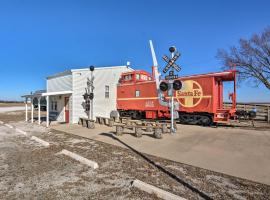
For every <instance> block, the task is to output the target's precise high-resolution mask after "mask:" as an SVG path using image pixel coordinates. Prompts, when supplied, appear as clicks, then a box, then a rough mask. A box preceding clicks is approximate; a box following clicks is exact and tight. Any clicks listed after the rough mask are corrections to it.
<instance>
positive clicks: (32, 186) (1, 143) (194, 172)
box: [0, 118, 270, 200]
mask: <svg viewBox="0 0 270 200" xmlns="http://www.w3.org/2000/svg"><path fill="white" fill-rule="evenodd" d="M0 120H1V118H0ZM9 124H11V125H12V126H14V127H17V128H19V129H21V130H24V131H26V132H27V133H28V136H24V135H22V134H20V133H16V132H15V130H14V129H11V128H8V127H6V126H4V125H0V177H1V179H0V199H157V197H156V196H154V195H150V194H147V193H145V192H142V191H140V190H138V189H136V188H133V187H131V182H132V180H134V179H139V180H142V181H144V182H146V183H149V184H152V185H154V186H156V187H159V188H161V189H164V190H166V191H169V192H171V193H174V194H176V195H179V196H181V197H184V198H187V199H241V200H242V199H269V194H270V186H268V185H263V184H259V183H255V182H251V181H248V180H244V179H239V178H236V177H232V176H228V175H224V174H220V173H216V172H212V171H209V170H204V169H201V168H197V167H193V166H189V165H185V164H182V163H177V162H173V161H170V160H166V159H161V158H158V157H154V156H150V155H146V154H141V153H140V152H137V151H136V150H134V149H124V148H121V147H116V146H113V145H109V144H106V143H102V142H98V141H94V140H90V139H84V138H81V137H78V136H74V135H69V134H66V133H64V132H60V131H53V130H50V129H47V128H44V127H41V126H38V125H32V124H30V123H25V122H13V123H12V122H9ZM32 135H35V136H37V137H39V138H42V139H44V140H45V141H47V142H49V143H50V147H47V148H45V147H43V146H41V145H40V144H39V143H37V142H35V141H32V140H30V136H32ZM108 137H113V138H114V139H116V140H118V138H117V137H115V136H114V135H111V134H108ZM119 142H121V141H119ZM62 149H67V150H69V151H72V152H74V153H77V154H79V155H81V156H83V157H85V158H88V159H90V160H94V161H96V162H97V163H98V164H99V168H98V169H96V170H93V169H91V168H89V167H88V166H85V165H82V164H80V163H79V162H77V161H74V160H72V159H71V158H69V157H66V156H64V155H56V154H57V153H58V152H60V151H61V150H62Z"/></svg>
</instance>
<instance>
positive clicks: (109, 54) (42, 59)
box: [0, 0, 270, 102]
mask: <svg viewBox="0 0 270 200" xmlns="http://www.w3.org/2000/svg"><path fill="white" fill-rule="evenodd" d="M115 2H117V3H115ZM166 3H167V2H165V1H146V2H144V1H129V2H126V1H122V0H119V1H110V0H108V1H105V3H103V4H100V3H99V2H98V1H91V2H89V1H76V2H72V1H57V2H54V1H46V3H44V2H36V1H30V0H29V1H24V2H22V1H14V2H12V3H11V2H10V1H1V2H0V11H1V12H0V17H1V18H2V19H3V20H1V22H0V25H1V32H0V42H1V47H2V48H1V53H0V69H1V74H0V78H1V84H0V99H1V100H13V101H16V100H17V101H18V100H22V98H21V95H23V94H27V93H30V92H31V91H36V90H40V89H45V86H46V80H45V78H46V77H47V76H50V75H53V74H55V73H60V72H63V71H65V70H69V69H74V68H75V69H76V68H83V67H84V68H85V67H87V66H90V65H94V66H118V65H126V63H127V61H130V62H131V67H132V68H134V69H143V70H146V71H151V66H152V57H151V52H150V48H149V43H148V40H150V39H152V40H153V43H154V48H155V51H156V55H157V59H158V64H159V67H162V68H163V67H164V66H165V62H164V61H162V56H163V55H164V54H166V55H169V51H168V48H169V47H170V46H172V45H175V46H176V47H177V49H178V50H179V51H180V53H181V57H180V58H179V59H178V61H177V63H178V64H179V65H180V66H181V67H182V70H181V71H180V73H179V76H184V75H196V74H202V73H211V72H217V71H222V66H221V64H220V61H219V60H217V59H216V58H215V56H216V53H217V50H218V49H219V48H224V49H228V48H229V47H230V46H232V45H237V44H238V40H239V39H240V38H246V39H248V38H250V37H251V36H252V34H254V33H260V32H262V31H263V30H264V29H265V28H266V27H268V26H269V25H270V23H269V19H270V12H269V11H268V7H269V6H270V2H268V1H265V0H261V1H259V2H258V1H249V2H246V1H237V2H234V1H226V2H217V1H205V2H196V1H189V2H184V1H178V2H175V3H174V4H173V6H171V5H170V4H168V6H169V7H170V13H168V11H167V10H166V9H164V4H166ZM151 11H153V12H151ZM251 13H252V14H251ZM199 66H200V67H199ZM229 91H232V90H231V84H226V85H225V91H224V101H227V100H228V98H227V96H228V95H227V94H228V92H229ZM237 93H238V94H237V95H238V96H237V100H238V101H239V102H258V101H261V102H269V101H270V91H269V90H267V89H266V88H265V87H264V86H262V85H260V86H259V87H252V86H251V83H250V82H249V81H246V82H243V83H242V85H241V86H240V87H238V88H237Z"/></svg>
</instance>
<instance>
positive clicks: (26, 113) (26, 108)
mask: <svg viewBox="0 0 270 200" xmlns="http://www.w3.org/2000/svg"><path fill="white" fill-rule="evenodd" d="M27 100H28V98H27V97H25V121H26V122H27V121H28V107H27Z"/></svg>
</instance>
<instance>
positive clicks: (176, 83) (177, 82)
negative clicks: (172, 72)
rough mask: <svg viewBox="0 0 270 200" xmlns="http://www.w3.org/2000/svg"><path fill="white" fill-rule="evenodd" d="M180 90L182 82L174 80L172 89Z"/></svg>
mask: <svg viewBox="0 0 270 200" xmlns="http://www.w3.org/2000/svg"><path fill="white" fill-rule="evenodd" d="M181 88H182V82H181V81H180V80H175V81H174V82H173V89H174V90H181Z"/></svg>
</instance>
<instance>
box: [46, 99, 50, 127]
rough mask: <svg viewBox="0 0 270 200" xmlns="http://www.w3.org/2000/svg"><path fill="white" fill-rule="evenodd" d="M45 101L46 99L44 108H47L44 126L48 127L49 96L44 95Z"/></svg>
mask: <svg viewBox="0 0 270 200" xmlns="http://www.w3.org/2000/svg"><path fill="white" fill-rule="evenodd" d="M46 101H47V106H46V110H47V115H46V126H47V127H49V109H50V108H49V96H46Z"/></svg>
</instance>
